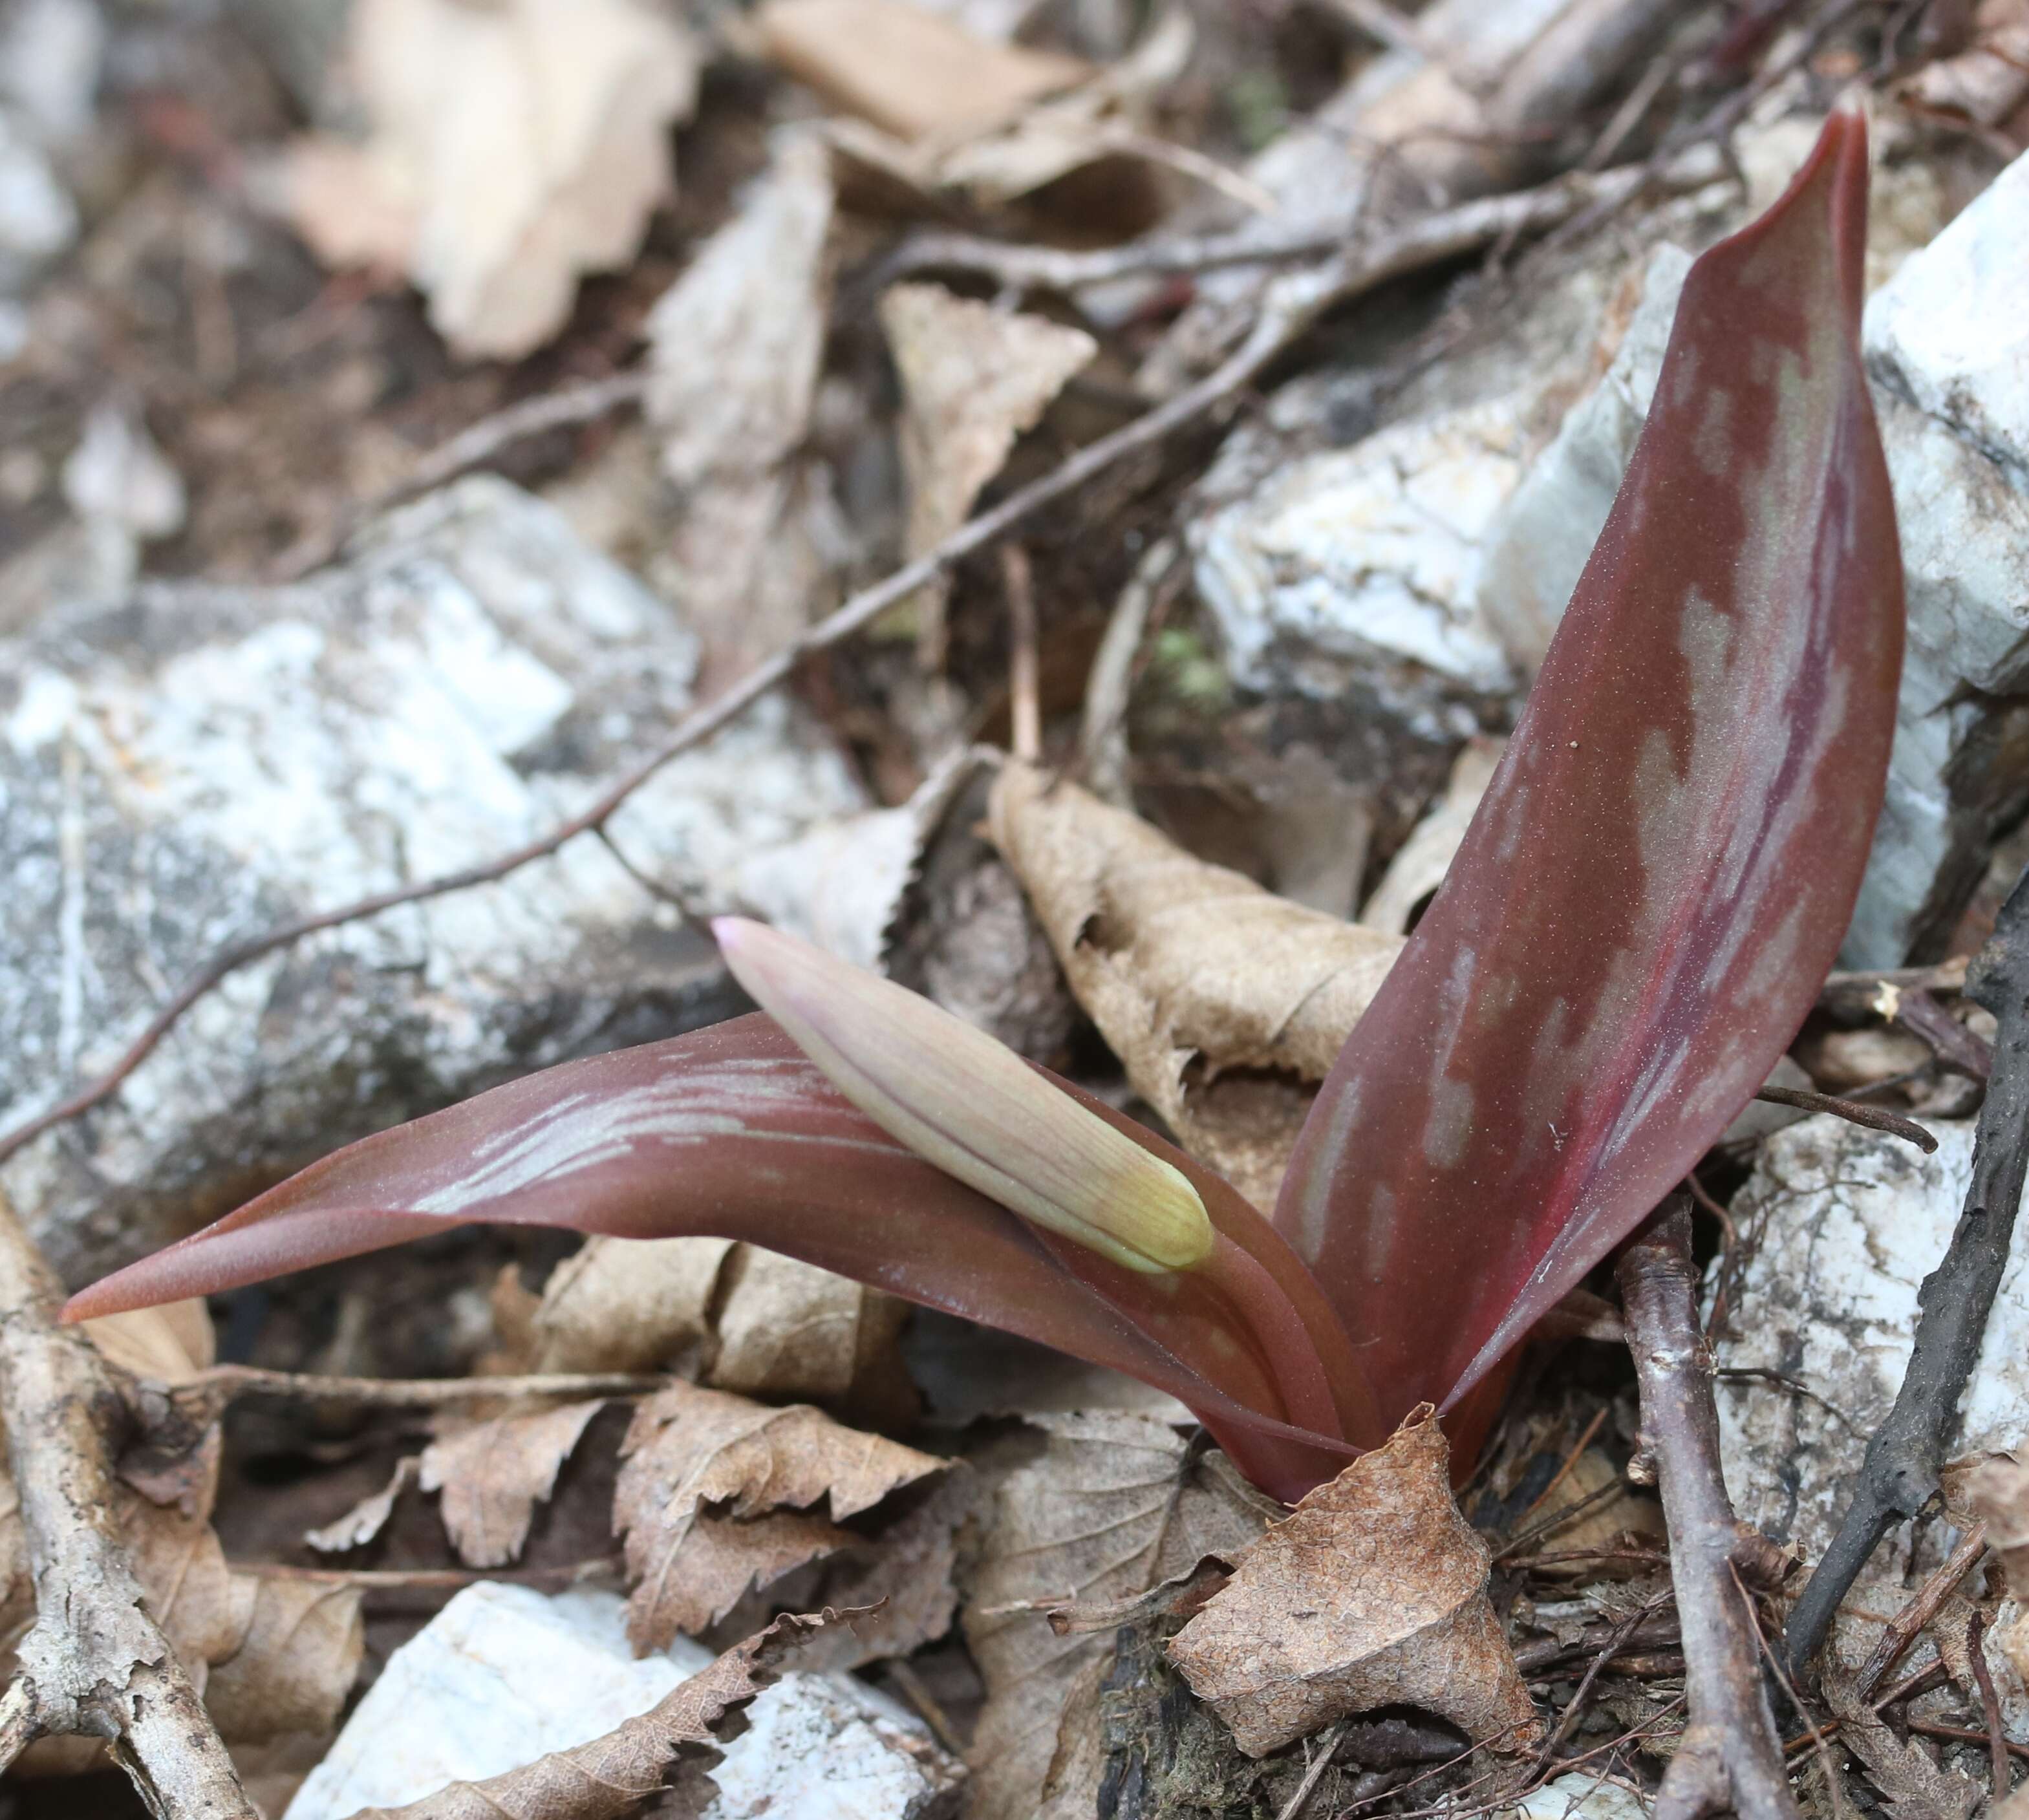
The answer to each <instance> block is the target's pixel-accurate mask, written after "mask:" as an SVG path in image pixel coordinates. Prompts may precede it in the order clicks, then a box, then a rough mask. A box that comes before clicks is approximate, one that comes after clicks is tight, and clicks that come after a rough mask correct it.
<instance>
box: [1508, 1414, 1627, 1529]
mask: <svg viewBox="0 0 2029 1820" xmlns="http://www.w3.org/2000/svg"><path fill="white" fill-rule="evenodd" d="M1605 1422H1606V1406H1605V1405H1604V1403H1602V1404H1601V1406H1600V1407H1598V1408H1597V1409H1596V1410H1593V1415H1592V1420H1591V1421H1590V1422H1587V1423H1586V1425H1585V1432H1584V1433H1582V1434H1581V1435H1580V1436H1578V1439H1577V1440H1575V1442H1573V1443H1572V1444H1571V1449H1570V1451H1568V1452H1567V1453H1566V1454H1565V1455H1564V1459H1563V1464H1562V1465H1561V1466H1559V1467H1558V1468H1557V1470H1556V1471H1555V1472H1554V1473H1552V1474H1551V1475H1550V1482H1549V1484H1548V1485H1545V1487H1544V1488H1542V1490H1541V1491H1540V1492H1538V1493H1537V1494H1536V1496H1535V1497H1534V1499H1533V1500H1532V1501H1531V1502H1530V1506H1529V1508H1528V1509H1527V1510H1524V1511H1523V1513H1522V1514H1521V1515H1520V1516H1519V1517H1518V1518H1515V1521H1516V1522H1518V1523H1526V1522H1528V1521H1529V1519H1530V1518H1531V1517H1533V1516H1534V1515H1535V1514H1536V1513H1537V1512H1538V1510H1541V1509H1542V1507H1544V1506H1545V1504H1547V1503H1549V1501H1550V1499H1551V1496H1552V1494H1553V1493H1554V1492H1556V1488H1558V1486H1560V1485H1562V1484H1563V1482H1564V1481H1565V1480H1567V1478H1569V1477H1571V1472H1572V1470H1573V1469H1574V1468H1575V1466H1577V1465H1578V1461H1579V1459H1581V1458H1582V1456H1583V1455H1584V1453H1585V1451H1586V1448H1587V1447H1590V1446H1591V1445H1592V1437H1593V1436H1594V1435H1596V1434H1597V1433H1599V1431H1600V1429H1601V1427H1602V1426H1603V1425H1604V1423H1605ZM1602 1489H1603V1488H1602Z"/></svg>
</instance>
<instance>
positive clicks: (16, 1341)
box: [0, 1197, 257, 1820]
mask: <svg viewBox="0 0 2029 1820" xmlns="http://www.w3.org/2000/svg"><path fill="white" fill-rule="evenodd" d="M62 1306H63V1291H62V1289H61V1287H60V1286H59V1285H58V1284H57V1280H56V1277H55V1276H54V1273H52V1272H51V1271H50V1267H49V1266H48V1265H47V1264H46V1263H45V1262H43V1258H42V1257H41V1255H39V1253H38V1252H37V1251H36V1250H35V1245H34V1244H33V1243H32V1241H31V1240H30V1239H29V1237H28V1233H27V1232H26V1231H25V1230H24V1229H23V1228H22V1225H21V1223H20V1220H19V1219H18V1218H17V1217H16V1215H15V1213H14V1210H13V1207H10V1206H9V1204H8V1203H7V1202H6V1199H5V1198H4V1197H0V1410H4V1414H5V1418H6V1431H7V1455H8V1462H9V1466H11V1467H12V1469H13V1477H14V1489H15V1492H16V1494H17V1497H18V1499H19V1500H20V1525H21V1535H22V1540H23V1543H24V1551H25V1554H26V1556H27V1564H28V1573H29V1577H30V1578H31V1580H32V1582H33V1584H34V1587H35V1622H34V1623H33V1625H31V1626H30V1628H29V1629H28V1633H26V1635H24V1637H22V1638H21V1639H20V1641H19V1642H18V1643H17V1644H16V1646H15V1660H16V1662H17V1674H16V1678H15V1681H14V1683H13V1686H12V1687H10V1688H9V1690H8V1692H7V1694H6V1698H5V1700H4V1701H0V1751H6V1753H8V1755H5V1756H0V1770H4V1769H5V1768H6V1766H7V1765H8V1764H9V1763H11V1762H12V1761H13V1756H14V1755H18V1753H19V1752H20V1751H21V1750H23V1749H24V1748H26V1747H27V1746H28V1744H31V1743H32V1742H33V1741H34V1740H35V1739H36V1738H38V1737H100V1738H106V1739H109V1740H111V1742H112V1745H113V1755H114V1756H115V1757H116V1758H117V1759H118V1761H119V1763H120V1766H121V1768H122V1769H124V1770H125V1771H126V1772H127V1774H128V1776H129V1777H131V1778H132V1781H133V1783H134V1785H135V1788H137V1789H138V1790H139V1792H140V1796H141V1799H142V1800H143V1803H144V1804H145V1805H146V1806H147V1808H148V1811H150V1813H152V1814H161V1815H165V1816H173V1817H174V1820H257V1816H256V1814H255V1811H254V1806H253V1803H251V1802H250V1801H249V1800H247V1795H246V1792H245V1791H244V1789H243V1788H241V1786H240V1783H239V1774H238V1772H237V1771H236V1770H235V1769H234V1768H233V1765H232V1758H231V1757H230V1756H228V1755H227V1754H226V1749H225V1746H224V1744H223V1743H222V1742H221V1740H220V1739H219V1736H218V1733H217V1730H216V1729H214V1728H213V1725H212V1722H211V1720H210V1717H209V1715H208V1714H206V1711H205V1710H204V1704H203V1703H202V1700H199V1699H198V1694H197V1690H196V1688H195V1687H193V1686H192V1685H191V1679H190V1677H189V1675H188V1674H187V1673H186V1672H185V1671H184V1666H183V1664H182V1663H181V1662H179V1661H178V1660H177V1659H176V1653H175V1651H173V1650H172V1649H171V1648H170V1647H169V1641H168V1640H167V1639H166V1638H165V1637H164V1636H163V1634H162V1633H161V1628H160V1627H159V1626H158V1625H157V1623H156V1622H155V1620H154V1618H153V1617H152V1616H151V1615H150V1613H149V1612H148V1611H147V1607H146V1606H145V1604H144V1603H143V1592H142V1589H141V1585H140V1582H139V1578H138V1577H136V1575H135V1570H134V1563H133V1561H132V1558H131V1556H130V1555H128V1551H127V1548H126V1545H125V1544H124V1541H123V1540H122V1539H121V1525H120V1517H119V1513H118V1503H117V1485H116V1481H115V1478H114V1475H113V1440H112V1438H111V1434H110V1432H109V1431H110V1430H111V1429H113V1428H114V1426H115V1425H117V1424H119V1423H121V1422H123V1421H124V1404H123V1403H122V1402H121V1397H120V1393H119V1391H118V1389H117V1387H116V1385H115V1384H114V1381H113V1376H112V1373H110V1372H109V1370H107V1368H106V1362H105V1360H104V1359H102V1357H101V1356H100V1355H99V1353H98V1349H97V1348H96V1347H94V1346H93V1345H92V1344H91V1341H90V1340H88V1339H87V1337H86V1336H85V1335H84V1334H83V1332H82V1331H80V1329H76V1328H66V1327H65V1326H63V1325H61V1323H60V1322H59V1321H58V1318H57V1315H58V1311H59V1310H61V1307H62Z"/></svg>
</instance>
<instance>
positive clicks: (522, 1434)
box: [421, 1397, 605, 1567]
mask: <svg viewBox="0 0 2029 1820" xmlns="http://www.w3.org/2000/svg"><path fill="white" fill-rule="evenodd" d="M603 1407H605V1399H603V1398H602V1397H594V1398H592V1399H590V1400H589V1401H588V1402H584V1403H565V1404H563V1405H562V1407H559V1408H556V1409H547V1410H538V1411H537V1412H536V1414H532V1415H503V1416H496V1417H495V1418H493V1419H492V1420H491V1421H489V1422H474V1423H473V1424H471V1425H469V1426H468V1427H465V1428H461V1429H458V1432H456V1433H454V1434H451V1435H448V1436H445V1437H443V1439H441V1440H435V1441H432V1443H431V1444H429V1446H428V1447H426V1448H425V1449H424V1450H423V1456H422V1466H421V1484H422V1488H423V1489H424V1490H425V1491H426V1492H443V1526H444V1533H446V1534H447V1536H450V1537H451V1545H452V1547H454V1548H456V1549H457V1550H458V1559H460V1560H462V1561H463V1562H465V1563H466V1566H470V1567H504V1566H506V1565H507V1563H508V1562H510V1561H512V1560H514V1559H516V1558H517V1556H518V1555H520V1554H521V1546H522V1544H524V1543H525V1542H526V1541H527V1540H529V1525H530V1523H532V1522H533V1521H534V1520H535V1514H536V1505H537V1504H539V1503H542V1502H543V1500H544V1499H547V1497H548V1496H549V1495H550V1493H551V1492H553V1491H554V1490H555V1488H556V1483H557V1474H558V1473H559V1472H561V1471H562V1470H563V1463H564V1462H565V1461H566V1459H569V1457H570V1453H571V1450H572V1449H573V1447H576V1446H577V1444H578V1442H579V1441H580V1440H581V1439H582V1438H583V1436H584V1431H585V1427H586V1425H587V1424H588V1423H589V1422H591V1420H592V1418H593V1417H594V1416H595V1415H596V1414H598V1413H599V1410H601V1409H603Z"/></svg>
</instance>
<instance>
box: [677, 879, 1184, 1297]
mask: <svg viewBox="0 0 2029 1820" xmlns="http://www.w3.org/2000/svg"><path fill="white" fill-rule="evenodd" d="M712 932H713V933H714V935H716V936H718V945H719V947H720V950H721V952H722V953H723V954H725V963H726V965H727V966H729V967H730V968H731V969H733V977H734V978H735V979H736V980H739V982H740V984H741V985H742V986H744V987H745V988H747V992H749V993H750V994H751V995H752V996H753V999H754V1000H755V1003H757V1004H759V1006H761V1007H762V1010H766V1011H767V1012H769V1013H770V1014H772V1015H773V1017H774V1018H775V1019H776V1021H777V1022H778V1023H780V1024H781V1026H782V1027H783V1029H785V1030H787V1031H788V1032H789V1034H790V1036H792V1037H794V1038H795V1039H796V1042H797V1043H798V1044H799V1046H800V1047H801V1048H802V1049H803V1052H804V1053H805V1054H806V1055H808V1056H809V1057H810V1059H811V1061H813V1062H815V1063H816V1064H817V1066H818V1067H819V1068H821V1069H823V1070H824V1072H825V1074H826V1075H827V1076H829V1078H830V1080H831V1082H832V1084H833V1086H835V1087H836V1088H837V1089H838V1090H839V1092H841V1093H842V1094H844V1095H845V1097H846V1098H847V1099H849V1100H851V1102H852V1103H853V1104H854V1105H855V1106H858V1107H859V1110H861V1111H862V1112H863V1113H865V1114H866V1116H867V1117H868V1118H870V1119H872V1120H873V1121H874V1123H875V1124H876V1125H879V1126H880V1127H881V1129H882V1130H883V1131H885V1132H887V1133H888V1135H889V1136H891V1137H892V1138H894V1139H895V1140H896V1142H898V1143H900V1144H907V1146H908V1147H909V1148H910V1149H911V1150H912V1151H914V1152H915V1153H916V1154H917V1155H918V1156H920V1157H922V1158H924V1159H925V1161H926V1162H932V1163H934V1164H936V1166H937V1167H938V1168H939V1169H942V1170H944V1173H946V1174H948V1175H951V1176H955V1177H957V1178H958V1180H959V1181H962V1182H963V1183H964V1184H966V1186H967V1187H969V1188H977V1190H978V1191H979V1192H981V1194H983V1195H989V1196H990V1197H991V1198H992V1199H994V1200H996V1201H998V1202H999V1203H1000V1204H1001V1205H1002V1206H1003V1207H1007V1208H1008V1209H1010V1210H1011V1211H1013V1212H1014V1213H1017V1214H1020V1215H1021V1216H1022V1218H1024V1219H1026V1220H1031V1221H1034V1223H1035V1224H1036V1225H1039V1226H1042V1227H1045V1228H1047V1229H1048V1230H1049V1231H1051V1232H1057V1233H1060V1234H1061V1235H1062V1236H1064V1237H1065V1238H1067V1239H1073V1240H1076V1241H1077V1242H1078V1244H1081V1245H1085V1246H1088V1247H1090V1248H1091V1249H1092V1250H1093V1251H1097V1252H1099V1253H1100V1254H1101V1255H1103V1256H1105V1257H1108V1258H1112V1259H1113V1260H1114V1262H1116V1263H1119V1264H1124V1265H1126V1266H1127V1267H1128V1268H1129V1270H1143V1271H1148V1272H1156V1271H1164V1270H1189V1269H1190V1268H1191V1267H1192V1266H1193V1265H1196V1264H1200V1263H1202V1262H1204V1260H1205V1259H1206V1258H1207V1257H1209V1256H1210V1255H1211V1250H1212V1244H1213V1240H1214V1238H1215V1233H1214V1232H1213V1229H1212V1223H1211V1216H1210V1215H1209V1214H1207V1213H1206V1211H1205V1207H1204V1202H1203V1201H1202V1200H1200V1199H1199V1198H1198V1192H1197V1190H1196V1189H1195V1188H1193V1187H1192V1186H1191V1184H1190V1183H1189V1181H1187V1180H1185V1177H1184V1176H1183V1175H1182V1174H1181V1173H1180V1172H1179V1171H1178V1170H1177V1169H1173V1168H1172V1167H1171V1166H1170V1165H1169V1164H1168V1163H1167V1162H1163V1160H1162V1158H1159V1157H1157V1156H1154V1155H1151V1154H1150V1153H1149V1152H1148V1151H1145V1150H1144V1149H1143V1148H1142V1147H1141V1146H1140V1145H1139V1144H1137V1143H1135V1142H1134V1140H1133V1139H1132V1138H1130V1137H1127V1136H1124V1135H1123V1134H1122V1133H1121V1132H1118V1131H1115V1129H1113V1127H1112V1126H1111V1125H1108V1124H1107V1123H1106V1122H1105V1121H1104V1120H1103V1119H1100V1118H1095V1117H1094V1116H1093V1115H1092V1114H1091V1113H1089V1112H1088V1111H1087V1110H1085V1108H1084V1107H1083V1106H1080V1105H1079V1104H1078V1102H1077V1101H1076V1100H1074V1099H1072V1098H1071V1097H1070V1095H1068V1094H1066V1093H1064V1092H1060V1091H1059V1089H1058V1088H1055V1087H1053V1086H1052V1085H1051V1084H1050V1083H1049V1081H1048V1080H1047V1079H1046V1078H1045V1077H1043V1076H1042V1075H1040V1074H1039V1073H1037V1072H1036V1070H1035V1069H1032V1068H1031V1067H1029V1065H1028V1064H1027V1063H1026V1062H1023V1061H1022V1059H1021V1058H1020V1057H1019V1056H1018V1055H1015V1054H1014V1052H1013V1051H1011V1050H1009V1049H1007V1048H1004V1047H1002V1046H1001V1045H1000V1043H996V1042H995V1041H994V1040H993V1039H992V1037H991V1036H988V1035H987V1034H986V1033H985V1032H984V1031H981V1030H976V1029H974V1028H973V1027H972V1025H970V1024H968V1023H966V1022H965V1021H964V1020H963V1019H962V1018H959V1017H953V1016H952V1015H951V1013H949V1012H948V1011H944V1010H940V1009H939V1008H938V1007H937V1006H935V1005H933V1004H932V1003H930V1002H929V999H925V998H922V997H920V996H919V995H917V994H916V993H914V992H910V991H909V990H907V988H905V987H902V986H898V985H896V984H893V982H892V981H891V980H884V979H881V977H879V976H878V975H877V974H874V973H867V972H866V971H865V970H864V969H861V968H859V967H855V966H850V965H848V963H847V962H844V961H841V960H839V959H837V958H836V957H834V956H833V955H831V954H826V953H825V951H823V950H822V948H818V947H812V946H811V945H810V943H808V942H805V941H800V940H798V939H797V938H796V936H788V935H785V934H783V933H782V932H781V931H780V930H779V929H768V928H766V927H765V926H763V925H761V924H759V923H754V922H748V921H746V920H745V919H744V918H742V917H719V918H718V920H717V921H714V923H713V925H712Z"/></svg>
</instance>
